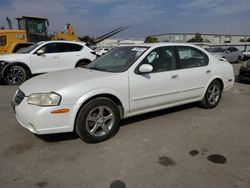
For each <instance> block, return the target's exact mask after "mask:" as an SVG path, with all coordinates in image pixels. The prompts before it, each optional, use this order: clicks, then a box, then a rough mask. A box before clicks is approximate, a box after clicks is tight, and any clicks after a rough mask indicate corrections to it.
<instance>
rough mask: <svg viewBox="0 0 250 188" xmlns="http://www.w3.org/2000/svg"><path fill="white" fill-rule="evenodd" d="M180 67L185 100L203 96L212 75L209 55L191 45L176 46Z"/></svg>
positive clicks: (178, 73)
mask: <svg viewBox="0 0 250 188" xmlns="http://www.w3.org/2000/svg"><path fill="white" fill-rule="evenodd" d="M176 51H177V58H178V68H179V70H178V71H177V72H176V74H177V75H178V78H179V80H180V82H178V84H179V87H180V88H181V92H182V98H183V100H186V101H188V100H196V99H199V98H201V97H202V96H203V94H204V91H205V89H206V85H207V83H208V81H209V80H210V78H211V76H212V72H211V69H210V65H209V59H208V56H207V55H206V54H205V53H204V52H202V51H200V50H198V49H196V48H193V47H190V46H176Z"/></svg>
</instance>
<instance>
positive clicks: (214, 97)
mask: <svg viewBox="0 0 250 188" xmlns="http://www.w3.org/2000/svg"><path fill="white" fill-rule="evenodd" d="M207 97H208V102H209V103H210V104H211V105H214V104H216V103H217V102H218V100H219V98H220V87H219V86H218V85H217V84H213V85H211V86H210V87H209V89H208V95H207Z"/></svg>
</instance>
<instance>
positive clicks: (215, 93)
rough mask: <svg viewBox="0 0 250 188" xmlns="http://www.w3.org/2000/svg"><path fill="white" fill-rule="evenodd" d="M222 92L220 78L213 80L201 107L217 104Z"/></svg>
mask: <svg viewBox="0 0 250 188" xmlns="http://www.w3.org/2000/svg"><path fill="white" fill-rule="evenodd" d="M221 93H222V85H221V84H220V82H219V81H218V80H214V81H212V82H211V83H210V84H209V86H208V88H207V91H206V93H205V95H204V97H203V99H202V101H201V102H200V105H201V107H203V108H214V107H215V106H217V105H218V104H219V102H220V99H221Z"/></svg>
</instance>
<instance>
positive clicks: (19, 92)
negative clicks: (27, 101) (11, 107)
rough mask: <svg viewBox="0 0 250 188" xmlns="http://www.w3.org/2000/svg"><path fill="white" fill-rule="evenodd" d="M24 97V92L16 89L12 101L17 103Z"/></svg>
mask: <svg viewBox="0 0 250 188" xmlns="http://www.w3.org/2000/svg"><path fill="white" fill-rule="evenodd" d="M24 97H25V94H24V92H22V91H21V90H20V89H18V90H17V92H16V95H15V97H14V99H13V101H14V103H15V104H16V105H19V104H20V103H21V102H22V101H23V99H24Z"/></svg>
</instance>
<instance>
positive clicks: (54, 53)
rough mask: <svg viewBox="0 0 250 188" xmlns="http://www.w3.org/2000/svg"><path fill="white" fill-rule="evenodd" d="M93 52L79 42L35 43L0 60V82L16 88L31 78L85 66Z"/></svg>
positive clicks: (90, 59)
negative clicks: (36, 75)
mask: <svg viewBox="0 0 250 188" xmlns="http://www.w3.org/2000/svg"><path fill="white" fill-rule="evenodd" d="M94 59H96V55H95V52H94V51H93V50H92V49H90V48H89V47H87V46H86V45H85V44H84V43H81V42H70V41H47V42H38V43H36V44H34V45H31V46H29V47H28V48H26V49H24V50H22V51H20V52H19V53H15V54H7V55H1V56H0V78H1V77H2V78H3V79H4V81H5V82H6V83H7V84H10V85H19V84H21V83H23V82H24V81H25V80H26V79H27V78H28V77H30V76H31V75H34V74H41V73H47V72H52V71H58V70H63V69H69V68H74V67H81V66H86V65H87V64H89V63H90V62H91V61H93V60H94Z"/></svg>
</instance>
